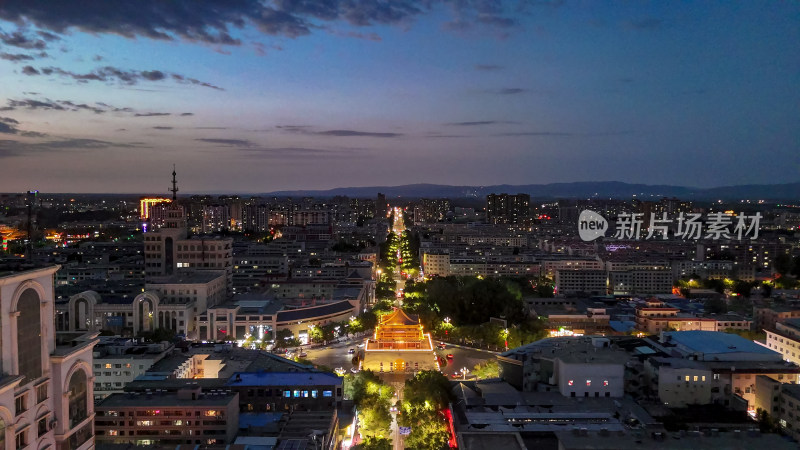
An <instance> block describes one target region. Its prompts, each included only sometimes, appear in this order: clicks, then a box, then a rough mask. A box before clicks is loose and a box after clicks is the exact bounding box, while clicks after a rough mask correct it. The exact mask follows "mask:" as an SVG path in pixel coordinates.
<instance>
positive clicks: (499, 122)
mask: <svg viewBox="0 0 800 450" xmlns="http://www.w3.org/2000/svg"><path fill="white" fill-rule="evenodd" d="M515 123H519V122H511V121H506V120H480V121H475V122H450V123H446V124H445V125H447V126H451V127H475V126H481V125H505V124H515Z"/></svg>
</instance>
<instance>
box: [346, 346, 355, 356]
mask: <svg viewBox="0 0 800 450" xmlns="http://www.w3.org/2000/svg"><path fill="white" fill-rule="evenodd" d="M355 352H356V349H354V348H351V349H350V350H348V351H347V353H348V354H350V355H352V354H353V353H355Z"/></svg>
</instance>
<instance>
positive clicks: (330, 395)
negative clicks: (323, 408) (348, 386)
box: [322, 391, 333, 397]
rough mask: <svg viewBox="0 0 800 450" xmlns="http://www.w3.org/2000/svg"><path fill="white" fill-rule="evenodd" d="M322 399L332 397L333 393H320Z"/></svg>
mask: <svg viewBox="0 0 800 450" xmlns="http://www.w3.org/2000/svg"><path fill="white" fill-rule="evenodd" d="M322 396H323V397H333V391H322Z"/></svg>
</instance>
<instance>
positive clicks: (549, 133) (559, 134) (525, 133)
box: [492, 131, 577, 137]
mask: <svg viewBox="0 0 800 450" xmlns="http://www.w3.org/2000/svg"><path fill="white" fill-rule="evenodd" d="M492 136H549V137H565V136H577V135H576V134H574V133H566V132H562V131H519V132H509V133H495V134H493V135H492Z"/></svg>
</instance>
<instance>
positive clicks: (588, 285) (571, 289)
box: [555, 269, 608, 296]
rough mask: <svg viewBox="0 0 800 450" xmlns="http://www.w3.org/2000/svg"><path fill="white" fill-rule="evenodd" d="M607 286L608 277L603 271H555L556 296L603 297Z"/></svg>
mask: <svg viewBox="0 0 800 450" xmlns="http://www.w3.org/2000/svg"><path fill="white" fill-rule="evenodd" d="M607 286H608V275H607V274H606V271H605V270H569V269H566V270H564V269H559V270H556V271H555V291H556V295H559V296H565V295H574V294H579V293H581V294H592V295H605V294H606V292H607V290H608V289H607Z"/></svg>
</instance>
